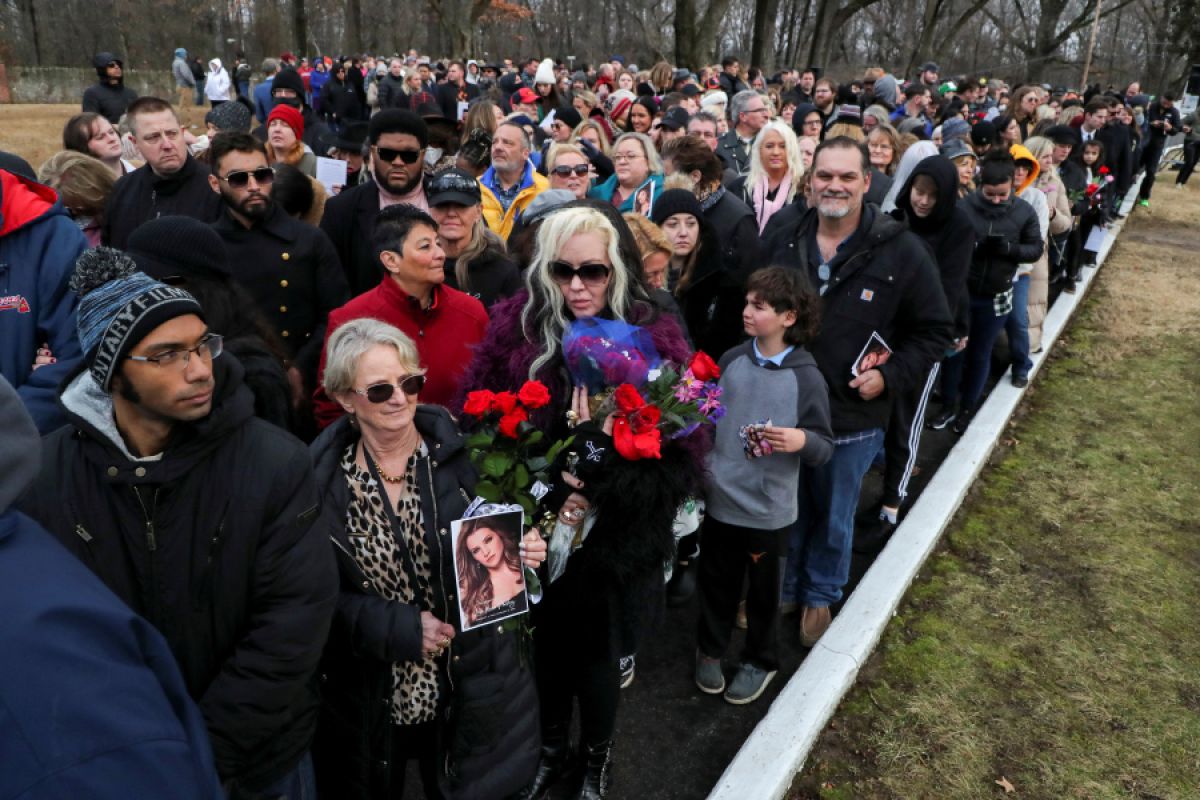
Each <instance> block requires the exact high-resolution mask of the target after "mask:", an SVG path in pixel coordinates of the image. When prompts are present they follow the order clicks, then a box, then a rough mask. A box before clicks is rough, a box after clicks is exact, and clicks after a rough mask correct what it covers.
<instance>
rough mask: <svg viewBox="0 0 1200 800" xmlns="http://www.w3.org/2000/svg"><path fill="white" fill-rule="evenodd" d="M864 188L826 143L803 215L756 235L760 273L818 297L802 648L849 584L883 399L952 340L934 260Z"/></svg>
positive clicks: (793, 571) (856, 169)
mask: <svg viewBox="0 0 1200 800" xmlns="http://www.w3.org/2000/svg"><path fill="white" fill-rule="evenodd" d="M870 183H871V165H870V160H869V158H868V156H867V151H866V148H864V147H863V146H862V145H860V144H858V143H856V142H854V141H853V140H852V139H849V138H846V137H844V136H838V137H835V138H833V139H828V140H826V141H824V142H822V143H821V145H820V146H819V147H818V148H817V152H816V154H815V155H814V156H813V164H812V186H811V189H810V191H809V196H808V204H809V206H810V208H809V209H808V210H806V211H799V210H797V207H796V206H794V205H792V206H789V207H788V208H787V209H784V210H783V211H780V212H779V213H777V214H776V215H775V216H774V217H772V218H771V222H770V223H769V224H768V226H767V229H766V231H765V232H764V238H765V240H766V245H765V252H767V253H770V254H771V258H770V259H768V260H767V261H766V262H765V263H769V264H782V265H785V266H790V267H794V268H796V269H799V270H800V271H801V272H803V273H804V275H805V276H806V277H807V278H808V279H809V281H810V282H811V283H812V285H813V287H814V288H815V289H816V290H817V291H818V292H819V293H820V295H821V330H820V333H819V334H818V335H817V339H816V340H815V341H814V342H813V343H812V344H811V345H809V350H810V351H811V352H812V354H813V357H814V358H815V359H816V361H817V366H818V367H819V368H820V370H821V373H822V374H823V375H824V376H825V382H826V383H827V384H828V386H829V406H830V414H831V418H832V422H833V433H834V454H833V457H832V458H831V459H830V460H829V462H828V463H826V464H824V465H823V466H820V467H804V468H803V470H804V471H803V474H802V476H801V477H802V480H801V482H800V504H801V511H800V523H799V525H798V526H797V529H796V530H795V531H794V532H793V535H792V539H791V541H790V542H789V546H788V563H787V567H786V570H785V574H784V586H783V601H784V604H785V606H790V607H798V608H799V609H800V612H801V613H800V639H801V642H802V643H803V644H804V645H805V646H806V647H812V646H813V645H814V644H815V643H816V641H817V640H818V639H819V638H820V637H821V635H822V634H823V633H824V632H825V630H826V629H827V628H828V627H829V623H830V622H831V619H832V615H831V612H830V607H831V606H832V605H834V604H835V603H837V602H839V601H840V600H841V599H842V588H843V587H844V586H845V585H846V581H847V580H848V579H849V575H850V553H851V545H852V543H853V539H854V513H855V510H856V508H857V506H858V495H859V489H860V487H861V485H862V479H863V476H864V475H865V474H866V472H867V469H868V468H869V467H870V465H871V462H872V461H873V460H874V458H875V455H876V454H877V453H878V452H879V450H880V449H881V448H882V446H883V434H884V428H885V427H886V425H887V422H888V417H889V415H890V412H891V403H892V398H893V397H895V396H897V395H898V394H904V393H908V392H911V391H912V389H913V387H914V386H915V385H916V384H917V383H918V382H920V381H923V380H924V379H925V376H926V375H927V374H928V372H929V370H930V368H931V367H932V366H933V365H934V364H935V363H936V362H937V361H938V360H939V359H940V358H941V357H942V355H943V353H944V351H945V350H946V348H947V347H949V346H950V343H951V336H952V330H953V323H952V320H951V318H950V312H949V309H948V308H947V306H946V298H945V295H944V294H943V292H942V286H941V281H940V279H939V277H938V269H937V264H936V263H935V262H934V259H933V255H932V254H931V253H930V252H929V250H928V249H927V248H926V246H925V245H924V244H923V243H922V242H921V240H920V239H919V238H918V237H917V236H916V234H914V233H912V232H910V231H909V230H908V229H907V227H906V226H905V225H904V223H903V222H900V221H898V220H895V219H893V218H891V217H889V216H888V215H886V214H883V213H881V212H880V211H879V209H878V208H876V207H875V206H873V205H870V204H866V203H864V202H863V196H864V195H865V194H866V192H867V189H868V188H869V187H870Z"/></svg>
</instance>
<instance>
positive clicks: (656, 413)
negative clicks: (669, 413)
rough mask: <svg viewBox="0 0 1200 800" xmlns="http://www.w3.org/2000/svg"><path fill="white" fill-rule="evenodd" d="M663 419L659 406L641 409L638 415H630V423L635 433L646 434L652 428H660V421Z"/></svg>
mask: <svg viewBox="0 0 1200 800" xmlns="http://www.w3.org/2000/svg"><path fill="white" fill-rule="evenodd" d="M661 419H662V411H660V410H659V408H658V406H646V407H645V408H642V409H639V410H638V411H637V412H636V413H634V414H631V415H630V420H629V421H630V423H632V425H633V432H634V433H646V432H647V431H649V430H650V429H651V428H656V427H658V423H659V421H660V420H661Z"/></svg>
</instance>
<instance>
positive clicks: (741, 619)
mask: <svg viewBox="0 0 1200 800" xmlns="http://www.w3.org/2000/svg"><path fill="white" fill-rule="evenodd" d="M733 624H734V625H736V626H737V628H738V630H739V631H744V630H746V628H748V627H750V621H749V620H747V619H746V601H745V600H743V601H742V602H740V603H738V611H737V618H736V619H734V621H733Z"/></svg>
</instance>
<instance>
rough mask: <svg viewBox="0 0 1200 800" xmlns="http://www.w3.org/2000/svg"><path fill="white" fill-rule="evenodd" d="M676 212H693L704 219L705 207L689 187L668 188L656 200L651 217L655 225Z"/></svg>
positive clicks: (693, 214) (696, 216) (698, 217)
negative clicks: (701, 205) (702, 206)
mask: <svg viewBox="0 0 1200 800" xmlns="http://www.w3.org/2000/svg"><path fill="white" fill-rule="evenodd" d="M675 214H691V215H692V216H693V217H695V218H696V219H698V220H699V219H704V209H703V208H701V207H700V201H699V200H697V199H696V195H694V194H692V193H691V192H689V191H688V190H687V189H668V190H667V191H665V192H663V193H662V194H660V195H659V196H658V199H657V200H655V201H654V210H653V211H651V212H650V219H651V221H653V222H654V224H655V225H662V224H663V223H664V222H666V221H667V220H668V219H670V218H671V217H672V216H674V215H675Z"/></svg>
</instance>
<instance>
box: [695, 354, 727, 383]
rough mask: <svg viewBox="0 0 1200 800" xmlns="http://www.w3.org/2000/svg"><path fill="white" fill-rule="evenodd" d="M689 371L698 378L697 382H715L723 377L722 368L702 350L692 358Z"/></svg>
mask: <svg viewBox="0 0 1200 800" xmlns="http://www.w3.org/2000/svg"><path fill="white" fill-rule="evenodd" d="M688 369H690V370H691V371H692V374H693V375H695V376H696V380H698V381H702V382H704V383H707V382H708V381H715V380H716V379H717V378H719V377H721V368H720V367H718V366H717V362H715V361H713V360H712V358H710V357H709V355H708V353H705V352H704V351H702V350H697V351H696V354H695V355H694V356H692V362H691V363H690V364H688Z"/></svg>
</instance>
